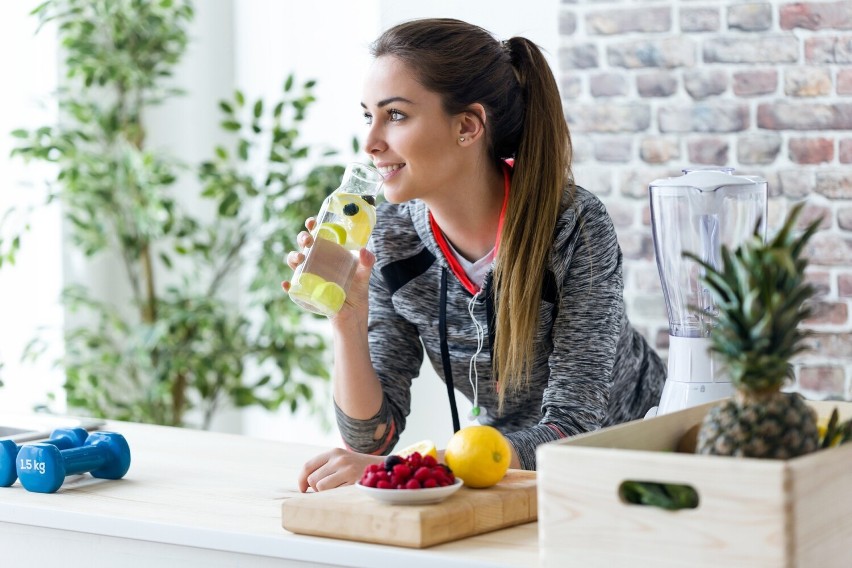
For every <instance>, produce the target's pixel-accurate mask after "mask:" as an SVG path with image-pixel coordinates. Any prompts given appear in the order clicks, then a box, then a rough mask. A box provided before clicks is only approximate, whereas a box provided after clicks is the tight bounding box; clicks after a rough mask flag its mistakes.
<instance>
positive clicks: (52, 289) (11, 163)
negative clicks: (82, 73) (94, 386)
mask: <svg viewBox="0 0 852 568" xmlns="http://www.w3.org/2000/svg"><path fill="white" fill-rule="evenodd" d="M38 4H39V2H37V1H34V0H21V1H18V2H0V53H3V54H4V56H3V57H0V77H2V80H3V85H4V87H3V89H2V91H0V216H2V215H3V214H4V212H5V211H6V210H7V209H8V208H9V207H11V206H13V205H14V206H16V207H20V208H22V209H19V210H25V209H26V208H27V207H29V206H38V205H39V204H41V203H43V202H44V199H45V197H46V195H47V193H46V186H45V184H44V183H43V182H44V180H46V179H47V178H48V177H49V175H50V173H51V169H50V168H48V167H45V166H44V165H41V164H39V165H30V166H27V165H26V164H25V163H24V161H23V160H21V159H20V158H10V157H9V153H10V152H11V151H12V148H13V147H14V146H15V145H16V141H15V140H14V139H13V138H11V136H10V132H11V131H12V130H15V129H18V128H26V129H28V130H31V129H34V128H38V127H40V126H43V125H46V124H51V123H52V121H53V120H54V119H55V117H56V108H55V106H54V105H53V104H51V103H50V102H49V100H48V95H49V94H50V93H51V92H52V91H53V90H54V89H55V88H56V83H57V55H56V50H57V42H56V39H55V36H54V34H53V31H54V29H53V27H52V26H47V27H46V28H44V29H43V30H42V31H41V33H39V35H37V36H36V35H35V30H36V26H37V24H38V22H37V21H36V19H35V18H34V17H32V16H29V12H30V11H31V10H32V9H33V8H35V7H36V6H37V5H38ZM59 218H60V215H59V208H58V207H57V206H52V207H50V208H48V209H37V212H36V213H35V215H34V216H32V217H28V218H24V217H17V218H16V219H17V222H14V223H12V228H16V227H20V223H23V222H25V220H26V221H27V222H29V223H30V224H31V227H32V229H31V230H30V231H29V232H28V233H27V234H26V235H25V237H24V240H23V246H22V248H21V251H20V254H19V256H18V262H17V264H16V265H14V266H4V267H3V269H2V270H0V360H2V361H3V362H4V363H5V367H4V368H3V369H2V370H0V378H2V379H3V381H4V382H5V383H6V386H5V387H4V388H2V389H0V414H2V413H4V412H24V411H28V410H30V409H32V407H33V406H34V405H40V404H43V403H45V402H47V393H48V392H51V391H58V390H59V389H60V386H61V383H62V377H61V374H60V373H58V372H57V371H55V370H53V369H52V368H51V363H50V360H51V359H52V358H54V357H58V356H59V355H60V354H61V341H60V334H59V333H58V329H59V327H60V326H61V324H62V309H61V306H60V305H59V303H58V299H59V292H60V289H61V287H62V272H61V266H62V259H61V254H60V230H59V228H60V222H59ZM0 230H2V229H0ZM42 326H44V327H50V328H53V329H54V330H57V331H56V332H55V333H53V334H52V335H49V336H48V337H50V338H52V339H53V345H54V346H55V348H54V349H52V350H51V351H50V352H49V354H48V355H47V356H46V357H45V358H43V359H42V360H41V362H40V363H39V364H37V365H31V364H23V365H22V364H20V356H21V353H22V351H23V349H24V346H25V345H26V344H27V343H28V342H29V341H30V340H31V339H33V338H34V337H35V336H36V332H37V329H38V328H39V327H42ZM60 394H61V393H60ZM61 399H62V397H61V396H60V400H61ZM58 409H59V410H64V405H62V404H59V405H58Z"/></svg>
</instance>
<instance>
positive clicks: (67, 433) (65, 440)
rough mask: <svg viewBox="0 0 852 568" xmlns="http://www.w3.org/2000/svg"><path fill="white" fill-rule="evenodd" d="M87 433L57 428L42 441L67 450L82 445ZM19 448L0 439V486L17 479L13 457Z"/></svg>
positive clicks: (8, 441)
mask: <svg viewBox="0 0 852 568" xmlns="http://www.w3.org/2000/svg"><path fill="white" fill-rule="evenodd" d="M88 435H89V433H88V432H86V430H85V429H83V428H57V429H56V430H54V431H53V432H52V433H51V434H50V439H49V440H45V441H44V442H43V443H45V444H51V445H53V446H56V447H57V448H59V449H60V450H68V449H70V448H78V447H80V446H82V445H83V444H84V443H85V442H86V437H87V436H88ZM20 449H21V446H19V445H18V444H16V443H15V442H13V441H11V440H0V487H9V486H10V485H12V484H13V483H15V480H16V479H18V472H17V471H16V470H15V458H16V457H17V456H18V452H19V451H20Z"/></svg>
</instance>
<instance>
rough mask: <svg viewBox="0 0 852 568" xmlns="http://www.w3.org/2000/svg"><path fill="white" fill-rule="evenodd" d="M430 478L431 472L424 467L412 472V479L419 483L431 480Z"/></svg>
mask: <svg viewBox="0 0 852 568" xmlns="http://www.w3.org/2000/svg"><path fill="white" fill-rule="evenodd" d="M431 477H432V470H430V469H429V468H428V467H426V466H420V467H419V468H417V471H415V472H414V479H416V480H417V481H419V482H421V483H422V482H424V481H426V480H427V479H431Z"/></svg>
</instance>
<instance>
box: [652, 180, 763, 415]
mask: <svg viewBox="0 0 852 568" xmlns="http://www.w3.org/2000/svg"><path fill="white" fill-rule="evenodd" d="M733 171H734V170H733V168H713V169H700V170H688V169H687V170H683V172H684V175H682V176H679V177H674V178H666V179H658V180H655V181H653V182H651V184H650V195H651V224H652V227H653V237H654V252H655V254H656V257H657V268H658V269H659V272H660V281H661V283H662V288H663V295H664V297H665V302H666V311H667V313H668V318H669V357H668V377H667V379H666V383H665V386H664V387H663V394H662V397H661V399H660V405H659V407H657V408H656V410H655V409H651V411H649V413H648V415H649V416H653V415H655V414H665V413H668V412H673V411H675V410H681V409H683V408H687V407H690V406H695V405H698V404H703V403H705V402H710V401H713V400H718V399H721V398H725V397H728V396H730V395H731V394H733V387H732V386H731V383H730V380H729V379H728V377H727V376H725V375H724V374H723V372H722V370H721V369H719V368H718V365H717V364H716V362H715V360H714V359H715V358H714V357H713V356H712V355H711V353H710V351H709V350H708V348H709V347H710V338H709V332H710V326H711V325H712V323H711V321H710V320H709V318H708V314H712V313H713V312H714V310H715V306H714V305H713V301H712V299H711V298H710V295H709V294H708V293H707V290H706V289H705V287H704V286H703V284H702V283H701V281H700V280H699V278H700V276H701V275H702V274H701V273H702V268H701V266H700V265H699V264H697V263H696V262H695V261H693V260H691V259H688V258H684V256H683V253H684V252H690V253H692V254H694V255H696V256H698V257H699V258H701V259H702V260H704V261H705V262H707V263H709V264H711V265H712V266H714V267H718V266H719V264H720V256H721V246H722V245H723V244H724V245H725V246H726V247H728V248H730V249H731V250H733V249H735V248H736V247H737V246H739V245H740V244H741V243H742V242H743V241H745V240H747V239H748V238H749V237H751V235H752V234H753V232H754V229H755V227H758V230H759V231H760V233H761V235H762V236H763V238H764V239H765V237H766V207H767V205H766V198H767V184H766V180H764V179H762V178H760V177H756V176H739V175H734V174H733Z"/></svg>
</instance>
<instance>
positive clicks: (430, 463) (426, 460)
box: [423, 456, 438, 467]
mask: <svg viewBox="0 0 852 568" xmlns="http://www.w3.org/2000/svg"><path fill="white" fill-rule="evenodd" d="M423 465H425V466H427V467H434V466H436V465H438V460H436V459H435V458H433V457H432V456H423Z"/></svg>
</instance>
